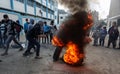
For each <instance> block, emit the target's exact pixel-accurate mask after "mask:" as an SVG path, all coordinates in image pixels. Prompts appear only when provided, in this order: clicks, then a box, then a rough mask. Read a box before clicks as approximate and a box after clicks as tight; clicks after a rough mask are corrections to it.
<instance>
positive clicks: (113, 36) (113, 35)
mask: <svg viewBox="0 0 120 74" xmlns="http://www.w3.org/2000/svg"><path fill="white" fill-rule="evenodd" d="M108 34H109V40H108V46H107V48H109V46H110V44H111V43H112V45H113V48H115V47H116V41H117V39H118V36H119V31H118V28H117V25H116V22H113V25H112V27H110V29H109V30H108Z"/></svg>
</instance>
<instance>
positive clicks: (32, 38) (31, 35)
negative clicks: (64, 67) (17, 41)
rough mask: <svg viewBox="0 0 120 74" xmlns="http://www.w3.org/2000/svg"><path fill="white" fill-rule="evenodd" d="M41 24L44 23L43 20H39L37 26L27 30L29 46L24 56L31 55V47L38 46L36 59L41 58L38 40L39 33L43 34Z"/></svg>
mask: <svg viewBox="0 0 120 74" xmlns="http://www.w3.org/2000/svg"><path fill="white" fill-rule="evenodd" d="M40 25H43V22H42V21H39V22H38V23H36V24H35V26H34V27H33V28H32V29H30V30H29V31H28V32H27V40H28V47H27V50H26V51H25V52H24V53H23V56H28V55H30V50H31V48H33V47H34V46H36V47H37V48H36V56H35V59H41V57H39V52H40V43H39V42H38V41H37V40H36V38H37V37H38V35H40V34H41V26H40Z"/></svg>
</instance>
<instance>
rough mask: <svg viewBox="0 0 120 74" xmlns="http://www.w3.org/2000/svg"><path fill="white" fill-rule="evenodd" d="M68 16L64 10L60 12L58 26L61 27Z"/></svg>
mask: <svg viewBox="0 0 120 74" xmlns="http://www.w3.org/2000/svg"><path fill="white" fill-rule="evenodd" d="M67 16H68V13H67V12H65V11H64V10H60V9H59V10H58V24H59V25H60V24H61V23H62V22H63V21H64V20H65V18H66V17H67Z"/></svg>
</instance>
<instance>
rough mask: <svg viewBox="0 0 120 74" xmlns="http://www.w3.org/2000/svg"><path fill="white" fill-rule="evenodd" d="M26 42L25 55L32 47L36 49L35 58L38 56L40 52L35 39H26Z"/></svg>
mask: <svg viewBox="0 0 120 74" xmlns="http://www.w3.org/2000/svg"><path fill="white" fill-rule="evenodd" d="M27 40H28V47H27V50H26V51H25V54H28V53H29V52H30V50H31V48H34V46H36V47H37V49H36V56H39V52H40V44H39V42H37V41H36V39H35V38H32V37H27Z"/></svg>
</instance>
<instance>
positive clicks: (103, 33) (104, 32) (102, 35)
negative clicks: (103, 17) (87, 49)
mask: <svg viewBox="0 0 120 74" xmlns="http://www.w3.org/2000/svg"><path fill="white" fill-rule="evenodd" d="M106 35H107V29H106V27H103V29H101V30H100V40H99V45H100V46H104V43H105V37H106Z"/></svg>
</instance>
